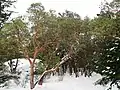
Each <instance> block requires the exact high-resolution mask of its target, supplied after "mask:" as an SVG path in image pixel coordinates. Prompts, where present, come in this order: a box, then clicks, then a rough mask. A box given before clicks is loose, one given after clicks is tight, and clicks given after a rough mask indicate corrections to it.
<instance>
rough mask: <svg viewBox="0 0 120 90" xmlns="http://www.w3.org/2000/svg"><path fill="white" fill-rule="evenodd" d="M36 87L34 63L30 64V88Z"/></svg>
mask: <svg viewBox="0 0 120 90" xmlns="http://www.w3.org/2000/svg"><path fill="white" fill-rule="evenodd" d="M33 88H34V63H32V64H30V89H33Z"/></svg>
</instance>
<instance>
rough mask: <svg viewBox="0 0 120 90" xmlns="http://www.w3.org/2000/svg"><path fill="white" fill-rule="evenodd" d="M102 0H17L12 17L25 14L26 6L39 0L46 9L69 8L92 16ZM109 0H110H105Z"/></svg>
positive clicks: (59, 10)
mask: <svg viewBox="0 0 120 90" xmlns="http://www.w3.org/2000/svg"><path fill="white" fill-rule="evenodd" d="M103 1H104V0H17V2H16V3H15V4H14V5H15V7H16V8H13V9H12V10H14V11H16V12H18V13H14V14H13V15H12V17H16V16H18V15H24V14H26V11H27V8H28V7H30V4H32V3H36V2H40V3H42V5H43V6H44V7H45V9H46V10H47V11H48V10H49V9H52V10H56V11H57V13H58V12H64V11H65V10H70V11H73V12H76V13H78V14H79V15H80V16H81V17H82V18H84V17H85V16H89V17H90V18H93V17H95V16H96V14H98V13H99V12H100V8H99V7H100V4H101V2H103ZM107 1H111V0H107Z"/></svg>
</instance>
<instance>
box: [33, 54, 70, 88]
mask: <svg viewBox="0 0 120 90" xmlns="http://www.w3.org/2000/svg"><path fill="white" fill-rule="evenodd" d="M69 58H70V54H67V55H65V56H64V57H63V58H62V59H61V60H62V61H61V62H59V63H58V64H56V66H55V67H53V68H52V69H49V70H45V71H44V72H43V73H42V75H41V76H40V78H39V80H38V81H37V82H36V83H35V84H34V87H35V86H36V84H37V83H38V84H40V83H41V81H43V77H44V76H45V75H46V74H47V73H50V72H54V71H56V70H57V69H58V68H59V67H60V66H61V65H62V64H64V63H65V62H66V61H68V60H69Z"/></svg>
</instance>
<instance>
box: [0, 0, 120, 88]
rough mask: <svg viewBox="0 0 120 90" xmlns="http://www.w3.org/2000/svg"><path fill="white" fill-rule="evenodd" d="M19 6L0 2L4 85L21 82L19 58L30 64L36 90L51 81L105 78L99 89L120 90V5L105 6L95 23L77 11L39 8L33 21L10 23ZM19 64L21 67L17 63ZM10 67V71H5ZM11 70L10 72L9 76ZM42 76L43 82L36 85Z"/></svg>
mask: <svg viewBox="0 0 120 90" xmlns="http://www.w3.org/2000/svg"><path fill="white" fill-rule="evenodd" d="M14 2H15V1H13V0H1V1H0V85H2V86H1V87H3V86H5V85H6V84H5V82H6V81H8V80H10V79H13V78H14V79H15V80H17V81H19V75H20V73H21V72H19V71H17V66H18V60H19V58H26V59H27V60H28V61H29V64H30V71H29V72H30V75H29V76H30V88H31V89H33V88H34V87H35V86H36V84H42V82H43V80H44V78H45V77H46V76H47V75H49V74H52V75H56V74H58V75H64V74H65V73H66V72H68V73H69V74H70V75H72V74H74V75H75V77H76V78H77V77H79V76H80V75H83V76H85V77H91V76H92V73H93V72H95V73H97V74H100V75H101V76H102V78H101V79H99V80H97V81H95V84H96V85H97V84H100V85H103V86H104V85H107V84H109V83H110V86H109V90H111V89H112V86H113V85H116V86H117V88H118V89H120V1H119V0H113V1H112V2H110V3H108V2H106V1H105V2H103V3H102V4H101V5H100V8H101V11H100V12H99V13H98V14H96V17H95V18H94V19H91V18H89V17H87V16H86V17H85V18H84V19H82V18H81V16H80V15H79V14H77V13H76V12H73V11H69V10H65V11H64V12H63V13H57V14H56V11H55V10H49V11H46V9H45V7H44V6H43V5H42V3H33V4H31V6H30V7H29V8H28V10H27V11H26V12H27V15H25V16H18V17H16V18H13V19H12V20H9V18H10V15H11V14H12V13H14V11H8V10H6V9H5V8H6V7H7V8H9V7H11V5H13V3H14ZM13 59H16V62H14V61H13ZM5 62H8V65H9V66H6V65H5ZM8 68H9V70H8ZM35 75H37V78H38V80H37V81H36V80H34V79H35Z"/></svg>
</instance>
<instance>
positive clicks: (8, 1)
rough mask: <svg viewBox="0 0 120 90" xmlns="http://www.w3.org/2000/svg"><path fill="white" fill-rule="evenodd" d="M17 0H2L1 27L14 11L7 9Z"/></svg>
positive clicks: (0, 2) (0, 9) (0, 10)
mask: <svg viewBox="0 0 120 90" xmlns="http://www.w3.org/2000/svg"><path fill="white" fill-rule="evenodd" d="M14 2H15V0H14V1H13V0H0V28H1V27H2V26H3V24H4V23H5V21H7V20H8V19H9V17H10V15H11V14H12V12H13V11H10V10H7V8H9V7H11V6H12V4H13V3H14Z"/></svg>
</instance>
